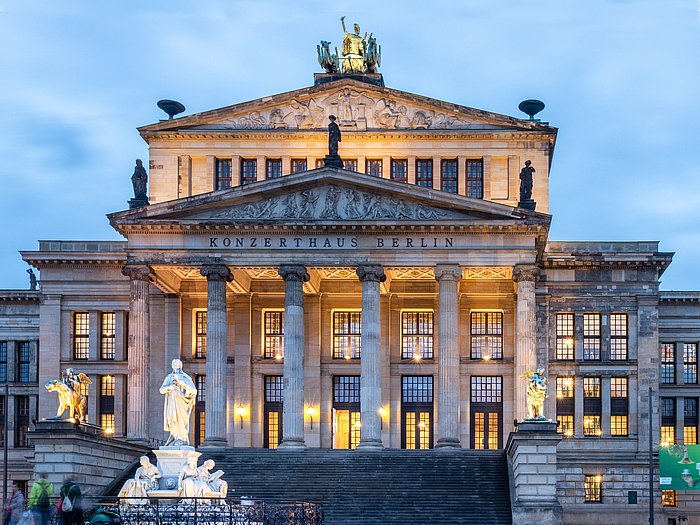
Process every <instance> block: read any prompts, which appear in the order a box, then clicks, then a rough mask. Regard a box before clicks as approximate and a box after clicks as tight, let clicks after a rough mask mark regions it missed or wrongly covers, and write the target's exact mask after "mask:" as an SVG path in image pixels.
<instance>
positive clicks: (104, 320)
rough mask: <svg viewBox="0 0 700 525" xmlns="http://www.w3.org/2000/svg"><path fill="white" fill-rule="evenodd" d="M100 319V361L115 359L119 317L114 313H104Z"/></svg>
mask: <svg viewBox="0 0 700 525" xmlns="http://www.w3.org/2000/svg"><path fill="white" fill-rule="evenodd" d="M100 317H101V322H100V359H114V343H115V340H116V317H117V316H116V314H115V313H114V312H102V313H101V314H100Z"/></svg>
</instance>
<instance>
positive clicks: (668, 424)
mask: <svg viewBox="0 0 700 525" xmlns="http://www.w3.org/2000/svg"><path fill="white" fill-rule="evenodd" d="M660 402H661V444H662V445H666V446H668V445H673V444H674V443H675V442H676V399H675V398H674V397H662V398H661V399H660Z"/></svg>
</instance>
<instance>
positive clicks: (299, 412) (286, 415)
mask: <svg viewBox="0 0 700 525" xmlns="http://www.w3.org/2000/svg"><path fill="white" fill-rule="evenodd" d="M277 273H279V274H280V276H281V277H282V279H284V404H283V405H282V443H280V445H279V448H281V449H303V448H304V447H305V446H306V445H305V443H304V290H303V287H304V283H305V282H307V281H308V280H309V274H308V273H306V268H305V267H304V266H300V265H291V264H290V265H282V266H280V268H279V270H277Z"/></svg>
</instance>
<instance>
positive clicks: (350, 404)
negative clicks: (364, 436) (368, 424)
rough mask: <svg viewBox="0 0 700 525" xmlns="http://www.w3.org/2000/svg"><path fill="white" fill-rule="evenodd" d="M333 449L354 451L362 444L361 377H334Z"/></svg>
mask: <svg viewBox="0 0 700 525" xmlns="http://www.w3.org/2000/svg"><path fill="white" fill-rule="evenodd" d="M333 413H334V426H333V448H336V449H354V448H356V447H357V445H359V444H360V428H361V426H362V425H361V421H360V377H359V376H334V377H333Z"/></svg>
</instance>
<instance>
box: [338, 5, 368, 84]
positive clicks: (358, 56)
mask: <svg viewBox="0 0 700 525" xmlns="http://www.w3.org/2000/svg"><path fill="white" fill-rule="evenodd" d="M340 23H341V24H343V32H344V33H345V37H344V38H343V47H342V49H341V51H342V53H343V73H364V72H365V47H366V42H365V41H366V40H367V33H365V36H363V37H362V36H360V26H359V24H354V25H353V28H354V31H355V32H354V33H348V31H347V29H345V17H344V16H342V17H340Z"/></svg>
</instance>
